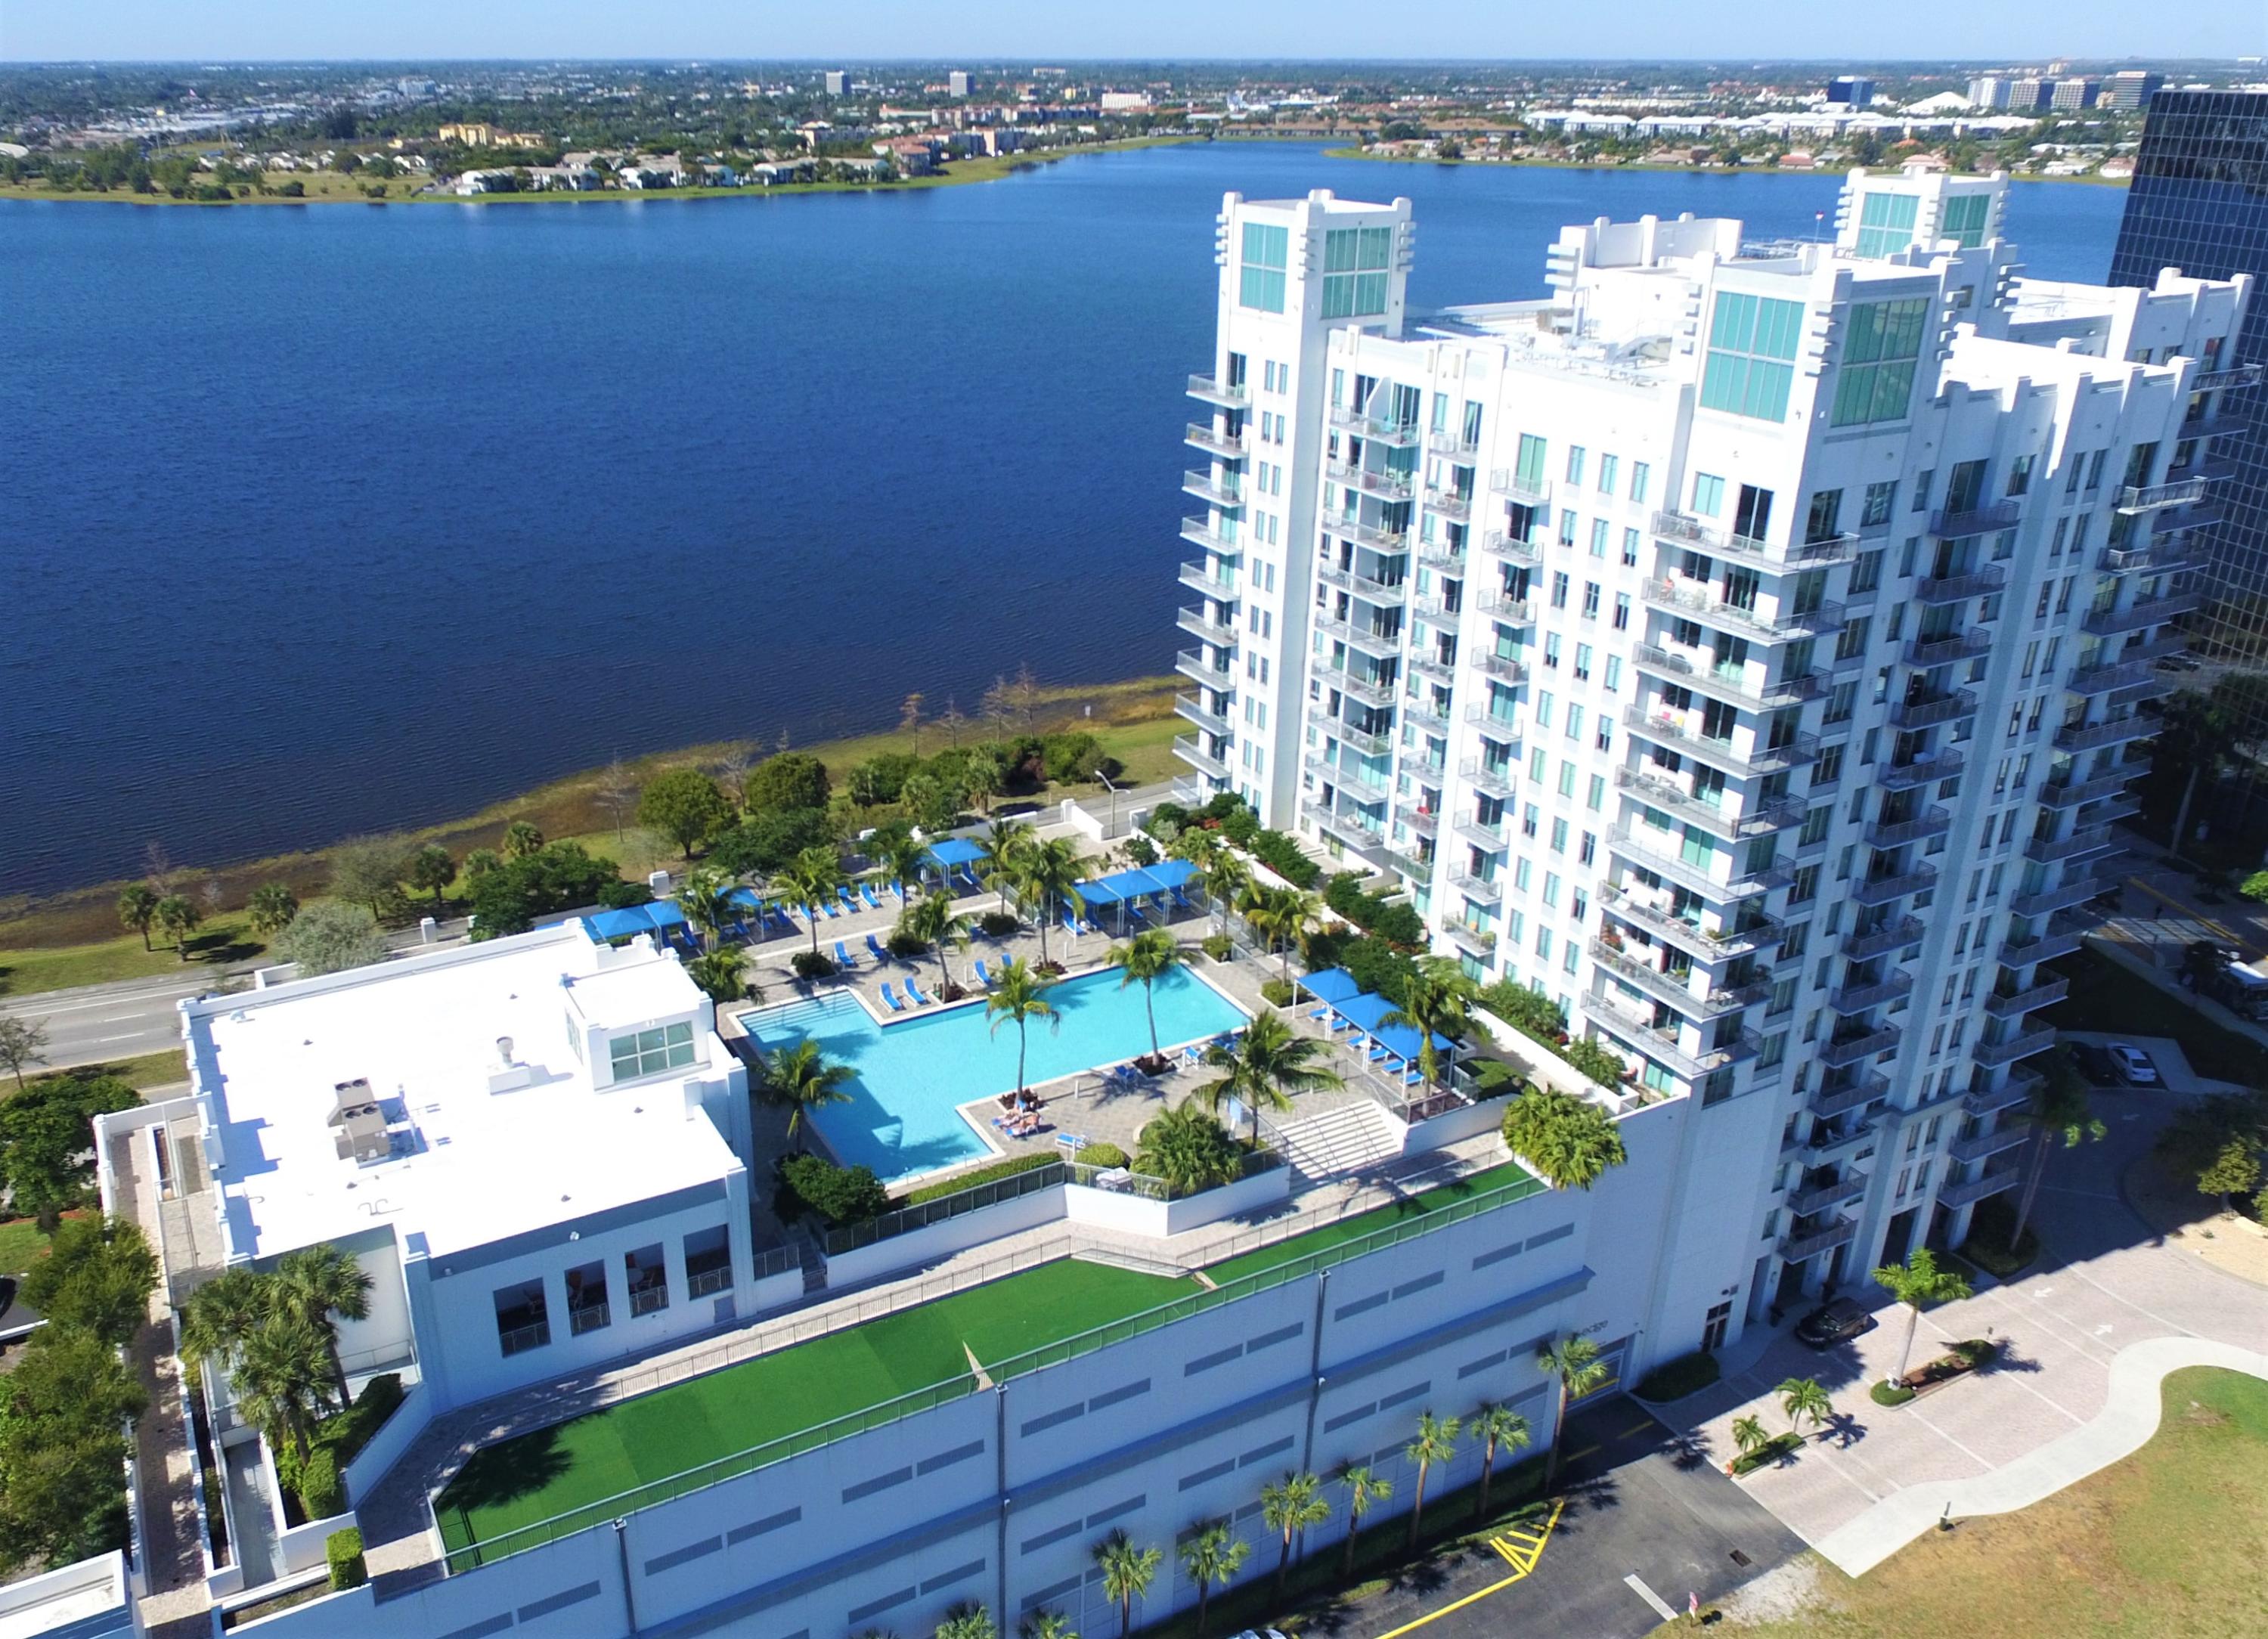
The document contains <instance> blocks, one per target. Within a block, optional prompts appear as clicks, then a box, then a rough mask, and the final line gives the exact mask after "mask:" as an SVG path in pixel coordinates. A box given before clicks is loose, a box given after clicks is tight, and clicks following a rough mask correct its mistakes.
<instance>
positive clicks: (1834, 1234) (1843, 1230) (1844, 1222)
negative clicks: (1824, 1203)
mask: <svg viewBox="0 0 2268 1639" xmlns="http://www.w3.org/2000/svg"><path fill="white" fill-rule="evenodd" d="M1858 1232H1859V1226H1858V1224H1855V1223H1853V1222H1852V1220H1851V1219H1849V1218H1842V1219H1839V1220H1837V1222H1836V1223H1833V1224H1829V1225H1828V1226H1827V1227H1826V1228H1825V1229H1819V1230H1813V1231H1809V1232H1808V1233H1807V1234H1802V1235H1783V1236H1781V1237H1780V1241H1779V1255H1780V1256H1781V1257H1783V1258H1785V1259H1786V1260H1788V1261H1789V1262H1790V1263H1801V1262H1803V1261H1804V1260H1807V1259H1809V1258H1816V1257H1817V1256H1819V1254H1820V1253H1823V1252H1832V1251H1834V1250H1835V1249H1836V1248H1837V1246H1841V1245H1843V1243H1844V1242H1845V1241H1847V1240H1849V1239H1851V1238H1852V1237H1853V1236H1855V1235H1857V1234H1858Z"/></svg>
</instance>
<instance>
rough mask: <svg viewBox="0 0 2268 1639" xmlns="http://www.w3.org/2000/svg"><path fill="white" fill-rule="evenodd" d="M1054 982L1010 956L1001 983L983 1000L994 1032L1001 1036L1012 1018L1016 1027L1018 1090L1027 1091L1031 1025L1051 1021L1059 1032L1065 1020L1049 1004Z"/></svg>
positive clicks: (1051, 1027)
mask: <svg viewBox="0 0 2268 1639" xmlns="http://www.w3.org/2000/svg"><path fill="white" fill-rule="evenodd" d="M1054 983H1055V981H1054V980H1052V979H1050V978H1049V977H1047V976H1046V975H1045V974H1040V973H1037V972H1035V971H1034V970H1033V968H1032V967H1031V966H1030V965H1029V964H1028V963H1027V962H1025V961H1024V960H1022V959H1020V958H1018V957H1013V956H1012V957H1010V958H1009V959H1008V961H1007V964H1006V966H1003V967H1002V968H1001V969H1000V982H999V983H998V984H996V985H994V986H993V987H992V989H990V991H989V992H988V993H987V994H986V996H985V997H984V1017H985V1018H987V1019H989V1020H990V1022H991V1031H992V1033H994V1034H996V1035H997V1034H998V1033H999V1030H1000V1026H1001V1025H1004V1024H1005V1023H1007V1022H1008V1021H1009V1020H1011V1019H1013V1020H1014V1021H1015V1025H1016V1091H1018V1092H1021V1091H1024V1052H1025V1049H1026V1048H1027V1047H1029V1046H1030V1045H1031V1025H1032V1021H1033V1020H1034V1019H1035V1018H1044V1019H1046V1020H1047V1021H1048V1028H1049V1029H1050V1030H1060V1029H1062V1028H1063V1020H1062V1019H1061V1018H1058V1017H1057V1013H1056V1010H1055V1008H1054V1007H1053V1006H1052V1005H1051V1004H1050V1003H1049V1001H1048V998H1047V992H1048V989H1049V986H1051V985H1053V984H1054Z"/></svg>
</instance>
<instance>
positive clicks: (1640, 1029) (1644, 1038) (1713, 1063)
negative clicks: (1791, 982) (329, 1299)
mask: <svg viewBox="0 0 2268 1639" xmlns="http://www.w3.org/2000/svg"><path fill="white" fill-rule="evenodd" d="M1583 1005H1584V1009H1585V1011H1587V1012H1588V1013H1589V1015H1590V1017H1591V1019H1592V1021H1593V1022H1594V1024H1596V1025H1599V1027H1600V1028H1601V1029H1602V1030H1604V1031H1605V1032H1606V1033H1608V1034H1609V1035H1610V1036H1612V1037H1614V1038H1615V1039H1616V1040H1619V1041H1622V1042H1624V1044H1626V1045H1627V1046H1628V1047H1629V1048H1630V1050H1631V1053H1633V1054H1635V1055H1638V1056H1640V1057H1644V1058H1649V1059H1652V1060H1653V1061H1654V1062H1657V1063H1659V1064H1661V1065H1663V1066H1664V1067H1665V1068H1667V1069H1669V1070H1671V1071H1672V1072H1674V1073H1675V1074H1676V1075H1678V1076H1680V1077H1683V1078H1684V1079H1685V1080H1687V1081H1698V1080H1699V1079H1701V1077H1704V1076H1706V1075H1709V1074H1710V1073H1711V1072H1712V1071H1714V1070H1719V1069H1724V1068H1725V1066H1727V1064H1731V1063H1733V1062H1735V1061H1737V1060H1740V1059H1744V1058H1752V1057H1754V1056H1755V1055H1756V1048H1757V1046H1758V1045H1759V1044H1758V1041H1757V1039H1756V1033H1754V1032H1753V1031H1746V1030H1744V1031H1741V1032H1738V1033H1735V1035H1734V1039H1733V1040H1732V1041H1730V1042H1729V1043H1727V1044H1726V1045H1723V1046H1720V1047H1705V1048H1704V1049H1702V1051H1701V1052H1700V1053H1699V1054H1695V1053H1693V1052H1691V1051H1690V1050H1689V1049H1688V1048H1687V1047H1685V1046H1684V1044H1683V1041H1682V1040H1681V1039H1680V1037H1679V1033H1678V1030H1677V1028H1676V1027H1675V1026H1674V1025H1655V1024H1654V1023H1653V1021H1652V1019H1651V1018H1641V1017H1639V1015H1638V1012H1637V1011H1636V1010H1635V1009H1634V1008H1633V1007H1632V1005H1631V1003H1629V1002H1628V1001H1626V1000H1624V998H1622V997H1619V996H1616V995H1615V994H1614V992H1612V991H1610V990H1609V991H1602V992H1599V993H1598V994H1596V995H1594V996H1586V997H1584V998H1583Z"/></svg>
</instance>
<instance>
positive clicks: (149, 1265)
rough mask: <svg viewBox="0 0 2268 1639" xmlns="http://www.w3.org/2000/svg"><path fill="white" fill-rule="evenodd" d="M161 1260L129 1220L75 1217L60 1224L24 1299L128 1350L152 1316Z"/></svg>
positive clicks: (28, 1278) (52, 1317)
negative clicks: (151, 1309)
mask: <svg viewBox="0 0 2268 1639" xmlns="http://www.w3.org/2000/svg"><path fill="white" fill-rule="evenodd" d="M155 1290H158V1256H157V1254H156V1253H153V1252H151V1250H150V1243H149V1242H148V1241H147V1240H144V1238H143V1237H142V1231H140V1230H139V1229H137V1228H136V1226H135V1225H134V1224H132V1223H130V1222H129V1221H128V1220H127V1219H124V1218H116V1217H83V1218H70V1219H68V1220H66V1221H65V1222H63V1224H59V1225H57V1226H56V1229H55V1236H54V1238H53V1239H52V1240H51V1241H50V1242H49V1243H48V1253H47V1256H45V1257H44V1258H41V1259H40V1260H37V1261H36V1262H34V1263H33V1265H32V1267H31V1268H30V1269H28V1270H27V1271H26V1273H25V1275H24V1301H25V1302H26V1303H27V1304H29V1305H31V1306H32V1307H33V1308H34V1309H36V1310H38V1311H39V1312H40V1313H41V1314H43V1315H45V1316H47V1318H48V1320H49V1321H50V1322H51V1323H59V1324H61V1325H64V1326H75V1327H82V1328H84V1329H85V1331H87V1332H89V1333H91V1334H93V1335H94V1336H96V1337H99V1338H100V1339H101V1340H102V1341H104V1342H105V1343H107V1344H109V1345H110V1346H111V1347H112V1348H113V1349H123V1348H124V1347H126V1345H127V1344H129V1343H130V1342H132V1341H134V1340H135V1338H136V1337H137V1336H138V1335H140V1334H141V1331H142V1327H143V1326H144V1324H145V1323H146V1322H147V1321H148V1320H149V1318H150V1294H151V1292H153V1291H155Z"/></svg>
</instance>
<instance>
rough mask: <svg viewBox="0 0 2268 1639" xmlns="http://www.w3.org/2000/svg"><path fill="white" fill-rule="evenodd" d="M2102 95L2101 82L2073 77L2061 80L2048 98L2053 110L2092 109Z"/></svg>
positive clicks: (2049, 105)
mask: <svg viewBox="0 0 2268 1639" xmlns="http://www.w3.org/2000/svg"><path fill="white" fill-rule="evenodd" d="M2101 95H2102V81H2101V80H2094V79H2085V78H2080V77H2073V78H2071V79H2060V80H2058V81H2057V82H2056V83H2055V85H2054V87H2053V89H2052V91H2051V93H2050V95H2049V97H2048V107H2051V108H2092V107H2095V99H2096V98H2097V97H2099V96H2101Z"/></svg>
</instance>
